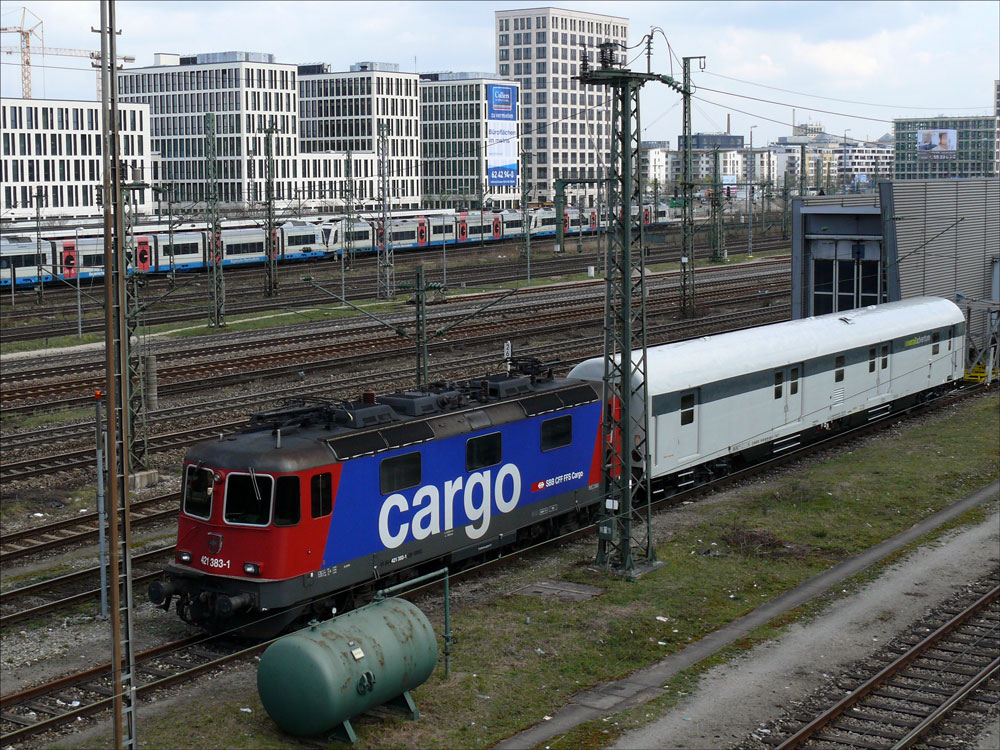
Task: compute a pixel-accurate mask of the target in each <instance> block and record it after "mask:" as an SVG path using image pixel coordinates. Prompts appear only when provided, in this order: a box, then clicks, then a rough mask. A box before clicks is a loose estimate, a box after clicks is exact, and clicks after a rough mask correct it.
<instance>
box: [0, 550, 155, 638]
mask: <svg viewBox="0 0 1000 750" xmlns="http://www.w3.org/2000/svg"><path fill="white" fill-rule="evenodd" d="M173 551H174V545H172V544H171V545H168V546H165V547H160V548H159V549H154V550H150V551H149V552H142V553H139V554H134V555H132V582H133V583H134V584H138V583H143V582H145V581H152V580H153V579H154V578H156V577H157V576H159V575H160V571H161V568H162V566H161V563H162V561H164V560H165V559H167V557H168V556H169V555H171V554H172V553H173ZM100 580H101V567H100V565H96V566H94V567H92V568H86V569H84V570H77V571H74V572H72V573H66V574H65V575H61V576H57V577H56V578H47V579H45V580H43V581H38V582H37V583H31V584H28V585H26V586H21V587H20V588H16V589H11V590H9V591H5V592H3V593H2V594H0V612H2V611H3V610H7V611H6V613H3V614H0V628H2V627H6V626H9V625H11V624H13V623H15V622H20V621H22V620H30V619H31V618H33V617H38V616H39V615H44V614H48V613H49V612H53V611H55V610H59V609H65V608H66V607H71V606H74V605H76V604H83V603H85V602H91V601H93V600H94V599H99V598H100V596H101V585H100ZM81 587H82V589H83V590H82V591H81V590H80V589H81ZM39 599H41V600H42V603H41V604H34V603H31V602H35V601H37V600H39ZM24 601H28V602H29V605H28V606H26V607H23V608H21V609H12V607H17V606H21V604H20V603H21V602H24Z"/></svg>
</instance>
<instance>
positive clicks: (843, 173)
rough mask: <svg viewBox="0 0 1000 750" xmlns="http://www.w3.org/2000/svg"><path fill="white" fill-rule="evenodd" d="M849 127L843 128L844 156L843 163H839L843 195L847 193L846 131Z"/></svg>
mask: <svg viewBox="0 0 1000 750" xmlns="http://www.w3.org/2000/svg"><path fill="white" fill-rule="evenodd" d="M849 131H850V128H845V129H844V156H843V164H841V165H840V179H841V186H842V187H843V188H844V195H846V194H847V133H848V132H849Z"/></svg>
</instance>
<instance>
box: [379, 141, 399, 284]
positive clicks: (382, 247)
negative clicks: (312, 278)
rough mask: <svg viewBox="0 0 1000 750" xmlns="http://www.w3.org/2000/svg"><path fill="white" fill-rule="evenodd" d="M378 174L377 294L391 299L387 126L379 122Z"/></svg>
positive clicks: (392, 262)
mask: <svg viewBox="0 0 1000 750" xmlns="http://www.w3.org/2000/svg"><path fill="white" fill-rule="evenodd" d="M378 176H379V185H380V186H381V187H380V191H381V193H382V205H381V214H380V217H379V227H380V230H379V234H380V235H381V242H380V243H379V262H378V275H379V284H378V290H379V293H378V296H379V297H385V298H386V299H392V298H393V297H395V296H396V269H395V260H394V258H393V254H392V228H391V226H390V222H389V126H388V125H386V124H385V123H381V124H379V126H378Z"/></svg>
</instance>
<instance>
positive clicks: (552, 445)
mask: <svg viewBox="0 0 1000 750" xmlns="http://www.w3.org/2000/svg"><path fill="white" fill-rule="evenodd" d="M572 442H573V417H571V416H569V415H567V416H565V417H555V418H554V419H546V420H545V421H544V422H542V450H543V451H551V450H555V449H556V448H562V447H563V446H565V445H569V444H570V443H572Z"/></svg>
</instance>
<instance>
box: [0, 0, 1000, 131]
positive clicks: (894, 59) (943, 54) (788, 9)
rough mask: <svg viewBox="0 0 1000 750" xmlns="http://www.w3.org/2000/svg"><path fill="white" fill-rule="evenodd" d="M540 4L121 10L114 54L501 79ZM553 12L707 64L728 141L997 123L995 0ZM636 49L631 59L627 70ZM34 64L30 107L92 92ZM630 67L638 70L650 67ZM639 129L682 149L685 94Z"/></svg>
mask: <svg viewBox="0 0 1000 750" xmlns="http://www.w3.org/2000/svg"><path fill="white" fill-rule="evenodd" d="M15 3H16V0H11V1H10V2H5V3H4V5H3V13H2V21H3V25H4V26H16V25H18V23H19V22H20V16H21V9H20V7H18V6H17V5H16V4H15ZM541 5H542V4H540V3H538V4H536V3H512V2H415V1H414V2H388V1H386V0H379V1H378V2H294V1H291V0H286V1H285V2H265V1H263V0H262V1H260V2H215V1H209V0H197V1H196V2H169V1H165V0H160V1H159V2H146V1H140V0H133V1H131V2H130V1H127V0H126V1H121V0H120V1H119V3H118V6H117V8H118V10H117V12H118V26H119V28H120V29H121V31H122V34H121V36H120V37H119V42H118V51H119V53H120V54H129V55H134V56H135V58H136V62H135V65H150V64H152V61H153V53H154V52H176V53H181V54H184V53H198V52H221V51H225V50H248V51H254V52H271V53H274V54H275V55H276V56H277V60H278V61H279V62H287V63H306V62H326V63H330V64H331V66H332V68H333V69H334V70H347V68H348V66H349V65H350V64H351V63H353V62H357V61H362V60H377V61H385V62H394V63H398V64H399V65H400V69H401V70H404V71H412V70H414V69H416V70H418V71H427V70H463V71H468V70H472V71H492V70H494V69H495V65H496V64H495V62H494V61H495V55H496V51H495V40H494V33H493V28H494V20H493V11H494V10H503V9H510V8H519V7H540V6H541ZM26 7H27V8H28V9H29V10H31V11H32V12H34V13H35V14H36V15H37V16H39V17H40V18H41V19H42V21H43V22H44V33H45V44H46V46H49V47H64V48H66V47H68V48H83V49H99V48H100V38H99V36H98V35H97V34H93V33H91V31H90V29H91V27H92V26H95V27H96V26H98V25H99V24H100V15H99V5H98V3H97V2H85V1H81V0H73V1H72V2H28V3H27V4H26ZM556 7H561V8H570V9H577V10H587V11H592V12H596V13H609V12H610V13H615V14H617V15H619V16H623V17H626V18H628V19H629V22H630V26H629V28H630V44H633V45H635V44H638V43H639V42H640V41H641V39H642V37H643V35H644V34H645V33H646V32H647V31H648V30H649V29H650V27H652V26H659V27H661V28H662V29H663V31H664V33H665V34H666V37H667V39H669V41H670V46H671V48H672V50H673V53H674V55H676V56H677V57H678V58H680V57H683V56H695V55H704V56H705V58H706V59H705V70H704V72H697V73H696V75H695V76H694V81H695V84H696V85H697V86H699V92H698V94H697V97H698V99H696V101H695V104H694V110H693V123H694V131H695V132H717V131H724V130H725V129H726V115H727V113H729V114H731V116H732V132H733V133H742V134H744V135H745V134H747V133H748V132H749V128H750V126H751V125H756V126H757V127H756V129H755V130H754V143H755V145H756V144H758V143H766V142H769V141H771V140H774V139H775V138H776V137H777V136H779V135H787V134H789V133H790V130H791V128H790V123H791V122H792V107H795V109H796V112H795V121H796V122H803V121H806V120H811V121H812V122H820V123H822V124H823V125H824V129H825V130H826V131H827V132H830V133H835V134H838V135H841V134H843V133H844V130H845V129H849V131H850V132H849V135H848V137H851V138H870V139H875V138H878V137H879V136H881V135H882V134H883V133H886V132H888V131H890V130H891V120H892V119H893V118H894V117H919V116H933V115H939V114H945V115H959V114H971V115H983V114H993V96H992V91H993V81H994V80H995V79H997V78H1000V63H998V60H1000V3H997V2H994V1H992V0H991V1H985V2H944V1H943V0H937V1H935V2H884V3H880V2H790V3H782V2H766V1H765V2H733V3H730V2H622V1H619V2H613V3H612V2H571V3H561V4H559V5H557V6H556ZM17 43H18V39H17V36H16V35H13V34H4V35H3V44H4V46H5V47H10V46H15V47H16V45H17ZM638 51H639V50H638V49H636V50H633V51H631V52H630V53H629V55H630V59H631V57H632V56H633V55H635V54H636V53H637V52H638ZM653 52H654V54H653V70H654V72H659V73H667V74H672V75H674V76H675V77H676V78H678V79H679V78H680V76H681V68H680V63H679V62H677V61H676V60H675V61H674V62H673V65H672V66H671V56H670V55H669V54H668V49H667V44H666V42H665V41H664V40H663V37H661V36H659V35H657V36H656V38H655V41H654V46H653ZM0 57H2V63H3V64H2V66H0V69H2V86H3V95H4V96H7V97H19V96H20V91H21V84H20V69H19V65H18V63H19V57H18V55H16V54H14V55H8V54H4V55H2V56H0ZM33 60H34V61H35V63H36V64H37V63H43V64H44V65H46V66H48V67H44V68H42V67H33V70H32V81H33V89H34V96H35V98H42V97H48V98H69V99H92V98H93V97H94V96H95V84H94V81H95V76H94V74H93V73H92V72H90V71H89V68H88V65H89V61H87V60H85V59H80V58H72V57H55V56H45V57H38V56H36V57H33ZM61 68H77V69H84V70H82V71H81V70H65V69H61ZM632 68H633V69H634V70H645V57H644V56H643V57H641V58H640V59H638V60H636V62H635V63H634V64H633V65H632ZM695 70H697V68H695ZM734 79H737V80H734ZM708 89H714V91H709V90H708ZM778 89H783V90H778ZM719 92H725V93H719ZM732 94H739V95H740V97H736V96H732ZM745 97H756V98H757V99H767V100H771V101H773V102H778V103H780V104H771V103H766V102H762V101H755V100H754V99H748V98H745ZM821 97H826V98H821ZM781 105H789V106H781ZM806 107H812V108H814V109H819V110H827V112H817V111H809V110H807V109H806ZM831 113H833V114H831ZM642 123H643V131H644V132H643V138H644V139H645V140H663V139H669V140H670V141H671V146H674V147H675V146H676V141H677V135H678V133H680V132H681V106H680V96H679V95H678V94H676V93H674V92H673V91H671V90H670V89H669V88H667V87H666V86H664V85H662V84H654V83H650V84H647V85H646V87H645V88H644V89H643V95H642Z"/></svg>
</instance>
